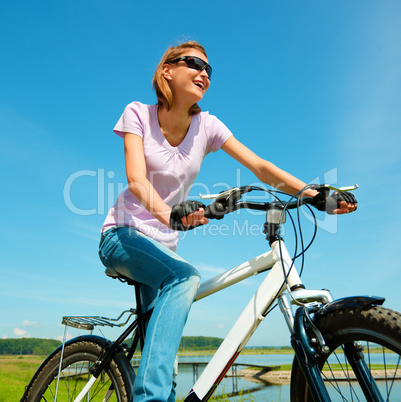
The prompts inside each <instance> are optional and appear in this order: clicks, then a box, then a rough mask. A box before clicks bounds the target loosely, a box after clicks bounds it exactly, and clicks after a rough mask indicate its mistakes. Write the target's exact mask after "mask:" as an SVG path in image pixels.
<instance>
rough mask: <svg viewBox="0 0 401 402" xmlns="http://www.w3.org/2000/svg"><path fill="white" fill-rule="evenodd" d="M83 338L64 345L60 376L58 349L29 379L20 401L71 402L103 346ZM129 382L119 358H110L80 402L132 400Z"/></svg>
mask: <svg viewBox="0 0 401 402" xmlns="http://www.w3.org/2000/svg"><path fill="white" fill-rule="evenodd" d="M84 338H85V337H82V339H79V340H76V341H72V342H70V343H68V344H66V345H65V348H64V353H63V359H62V364H61V372H60V375H58V374H59V366H60V356H61V351H62V350H61V347H60V348H59V349H57V350H56V351H55V352H54V353H53V354H52V355H51V356H49V358H48V359H47V360H46V361H45V362H44V363H43V364H42V366H41V367H40V368H39V369H38V371H37V372H36V374H35V375H34V377H33V378H32V380H31V382H30V384H29V385H28V387H27V389H26V391H25V394H24V396H23V398H22V399H21V402H40V401H43V402H45V401H59V402H61V401H62V402H64V401H66V402H69V401H74V400H75V398H76V397H77V396H78V395H79V393H80V392H81V390H82V389H83V387H84V386H85V385H86V384H87V382H88V380H89V378H90V373H89V370H90V369H91V367H92V366H93V365H94V364H95V362H96V361H97V360H98V359H99V356H100V354H101V353H102V351H103V347H104V345H102V342H99V341H96V339H95V338H94V337H93V338H91V337H87V339H84ZM129 381H130V380H129V378H128V375H127V370H126V366H124V362H123V356H120V357H119V356H117V357H116V356H114V357H113V360H112V361H111V362H110V364H108V365H107V366H106V367H105V369H104V370H103V371H102V373H101V374H100V376H99V378H98V379H97V380H96V382H95V383H94V385H93V386H92V388H91V389H90V391H89V393H88V394H87V396H85V397H84V399H83V400H84V401H93V402H94V401H109V402H128V401H129V400H130V398H132V394H131V392H130V389H131V387H130V385H131V384H130V383H129ZM56 393H57V398H56Z"/></svg>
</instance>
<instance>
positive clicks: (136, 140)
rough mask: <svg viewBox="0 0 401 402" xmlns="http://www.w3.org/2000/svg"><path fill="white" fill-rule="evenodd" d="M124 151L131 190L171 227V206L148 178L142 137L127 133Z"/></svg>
mask: <svg viewBox="0 0 401 402" xmlns="http://www.w3.org/2000/svg"><path fill="white" fill-rule="evenodd" d="M124 152H125V170H126V173H127V181H128V189H129V191H130V192H131V193H132V194H133V195H134V196H135V197H136V198H137V199H138V201H139V202H140V203H141V204H142V205H143V206H144V207H145V208H146V209H147V210H148V211H149V212H150V213H151V214H152V215H153V216H154V217H155V218H157V219H158V220H159V221H160V222H161V223H163V224H164V225H166V226H167V227H170V213H171V208H170V207H169V206H168V205H167V204H166V203H165V202H164V201H163V200H162V198H161V197H160V195H159V194H158V193H157V191H156V190H155V189H154V187H153V185H152V184H151V183H150V181H149V180H148V179H147V178H146V163H145V155H144V153H143V140H142V138H141V137H140V136H139V135H136V134H132V133H125V135H124Z"/></svg>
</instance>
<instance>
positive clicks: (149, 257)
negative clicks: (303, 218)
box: [99, 42, 356, 402]
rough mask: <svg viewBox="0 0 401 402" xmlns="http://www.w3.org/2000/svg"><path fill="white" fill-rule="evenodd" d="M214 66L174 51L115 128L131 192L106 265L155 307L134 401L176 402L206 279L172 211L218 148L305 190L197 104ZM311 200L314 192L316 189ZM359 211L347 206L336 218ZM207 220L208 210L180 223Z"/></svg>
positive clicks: (198, 53) (107, 247)
mask: <svg viewBox="0 0 401 402" xmlns="http://www.w3.org/2000/svg"><path fill="white" fill-rule="evenodd" d="M211 75H212V68H211V67H210V65H209V64H208V58H207V55H206V52H205V49H204V48H203V47H202V46H201V45H199V44H198V43H196V42H186V43H183V44H180V45H178V46H176V47H170V48H169V49H168V50H167V51H166V53H165V54H164V55H163V57H162V59H161V61H160V63H159V65H158V67H157V69H156V72H155V75H154V78H153V87H154V89H155V90H156V95H157V99H158V103H157V105H144V104H142V103H139V102H133V103H131V104H129V105H128V106H127V107H126V108H125V111H124V113H123V115H122V116H121V118H120V120H119V121H118V123H117V125H116V126H115V128H114V132H115V133H116V134H118V135H119V136H120V137H122V138H123V139H124V147H125V163H126V173H127V180H128V188H127V189H126V190H125V191H123V192H122V193H121V194H120V195H119V197H118V199H117V202H116V204H115V205H114V207H112V208H111V209H110V211H109V214H108V216H107V218H106V221H105V223H104V225H103V228H102V237H101V242H100V250H99V255H100V258H101V260H102V262H103V264H104V265H105V266H106V267H107V268H108V269H109V270H112V271H114V272H116V273H118V274H120V275H124V276H126V277H129V278H132V279H133V280H135V281H137V282H139V283H140V284H141V289H140V292H141V302H142V308H144V309H145V310H147V309H148V308H149V306H150V304H151V303H153V307H154V311H153V314H152V317H151V319H150V321H149V324H148V328H147V332H146V340H145V347H144V350H143V353H142V358H141V363H140V366H139V369H138V373H137V376H136V379H135V384H134V401H158V402H160V401H174V398H175V392H174V387H173V368H174V360H175V356H176V353H177V350H178V347H179V344H180V340H181V336H182V332H183V328H184V325H185V322H186V319H187V315H188V312H189V310H190V307H191V304H192V302H193V300H194V297H195V294H196V291H197V288H198V285H199V280H200V275H199V273H198V272H197V271H196V269H195V268H194V267H193V266H191V265H190V264H189V263H188V262H186V261H184V260H183V259H182V258H181V257H179V256H178V255H177V254H176V253H175V251H176V249H177V240H178V235H179V232H177V231H175V230H173V229H171V227H170V214H171V209H172V206H173V205H174V204H177V203H179V202H182V201H183V200H186V198H187V195H188V191H189V188H190V186H191V184H192V183H193V182H194V180H195V178H196V176H197V174H198V172H199V169H200V166H201V164H202V161H203V158H204V157H205V156H206V155H207V154H208V153H209V152H211V151H213V152H215V151H217V150H219V149H220V148H221V149H223V151H225V152H226V153H228V154H229V155H230V156H232V157H233V158H235V159H236V160H237V161H239V162H240V163H241V164H243V165H244V166H245V167H247V168H248V169H250V170H251V171H252V172H253V173H254V174H255V175H256V176H257V178H258V179H259V180H261V181H262V182H264V183H267V184H269V185H271V186H275V187H277V186H279V187H280V190H282V191H286V192H288V193H291V194H295V193H297V192H298V191H300V190H301V189H302V188H303V187H304V186H305V183H303V182H302V181H300V180H298V179H296V178H295V177H293V176H292V175H290V174H288V173H286V172H284V171H283V170H281V169H279V168H278V167H276V166H274V165H273V164H272V163H270V162H268V161H265V160H263V159H261V158H259V157H258V156H257V155H255V154H254V153H253V152H252V151H251V150H249V149H248V148H247V147H245V146H244V145H243V144H241V143H240V142H239V141H238V140H237V139H235V137H234V136H233V135H232V133H231V132H230V131H229V130H228V128H227V127H226V126H225V125H224V124H223V123H222V122H220V121H219V120H218V119H217V118H216V117H214V116H212V115H209V114H208V113H207V112H201V111H200V108H199V106H198V105H197V102H199V101H200V100H201V99H202V98H203V96H204V94H205V93H206V91H207V89H208V88H209V85H210V79H211ZM309 195H312V196H313V195H314V194H313V192H311V193H309ZM355 209H356V204H354V203H348V202H345V201H343V202H341V203H340V204H339V208H338V209H337V210H335V211H334V212H335V213H347V212H352V211H353V210H355ZM206 223H208V219H207V218H205V217H204V210H203V209H202V208H199V209H197V210H196V211H193V212H192V213H190V212H188V213H187V216H184V217H183V218H182V225H183V226H185V227H187V226H193V227H195V226H198V225H203V224H206Z"/></svg>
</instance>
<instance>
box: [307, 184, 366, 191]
mask: <svg viewBox="0 0 401 402" xmlns="http://www.w3.org/2000/svg"><path fill="white" fill-rule="evenodd" d="M358 187H359V186H358V184H354V185H353V186H347V187H340V188H337V187H334V186H331V185H330V184H314V185H312V186H311V188H312V189H313V190H317V191H320V190H322V189H325V188H326V189H328V190H332V191H340V192H344V191H354V190H356V189H357V188H358Z"/></svg>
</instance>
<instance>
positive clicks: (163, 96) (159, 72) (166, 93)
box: [152, 41, 207, 116]
mask: <svg viewBox="0 0 401 402" xmlns="http://www.w3.org/2000/svg"><path fill="white" fill-rule="evenodd" d="M188 49H196V50H198V51H200V52H201V53H203V54H204V55H205V56H206V58H207V55H206V51H205V49H204V48H203V46H202V45H200V44H199V43H198V42H196V41H188V42H185V43H181V44H179V45H177V46H171V47H169V48H168V49H167V50H166V51H165V53H164V55H163V57H162V58H161V60H160V63H159V65H158V66H157V68H156V71H155V74H154V76H153V79H152V87H153V89H154V90H155V91H156V96H157V103H158V104H159V106H160V107H165V108H166V109H167V110H170V109H171V107H172V106H173V104H174V97H173V92H172V91H171V88H170V84H169V82H168V81H167V80H166V79H165V78H164V77H163V66H164V65H165V64H168V63H170V62H171V61H173V60H174V59H177V58H178V57H180V56H181V55H183V54H184V53H185V52H186V51H187V50H188ZM200 111H201V108H200V107H199V105H198V104H197V103H195V104H194V105H192V106H191V107H190V109H189V110H188V114H189V115H190V116H192V115H194V114H198V113H200Z"/></svg>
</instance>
